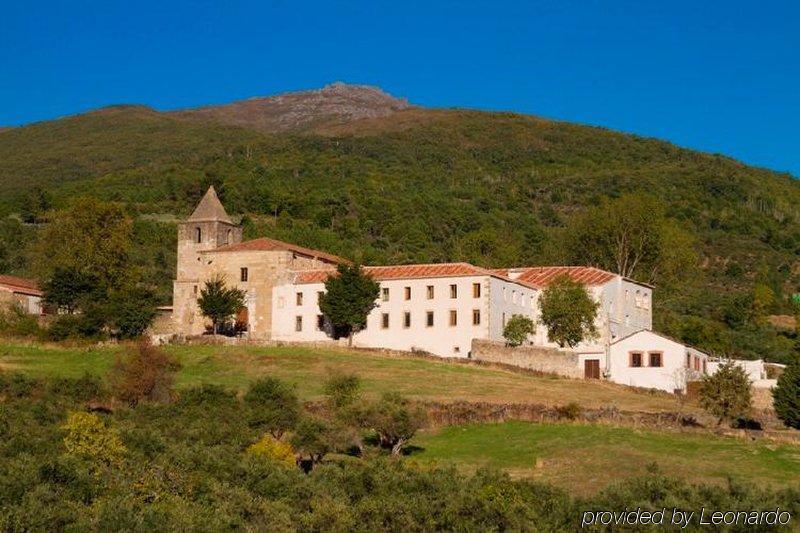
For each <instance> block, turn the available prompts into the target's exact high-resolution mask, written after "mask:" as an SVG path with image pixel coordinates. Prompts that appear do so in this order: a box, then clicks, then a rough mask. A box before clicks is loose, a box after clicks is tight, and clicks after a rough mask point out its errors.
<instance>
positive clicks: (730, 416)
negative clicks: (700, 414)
mask: <svg viewBox="0 0 800 533" xmlns="http://www.w3.org/2000/svg"><path fill="white" fill-rule="evenodd" d="M700 405H702V406H703V408H704V409H705V410H706V411H708V412H709V413H711V414H712V415H714V416H716V417H717V420H718V422H719V423H720V424H721V423H722V422H724V421H728V422H731V421H733V420H736V419H738V418H744V417H746V416H747V415H748V414H749V413H750V408H751V406H752V392H751V388H750V380H749V379H748V377H747V374H746V373H745V371H744V369H743V368H742V367H740V366H739V365H737V364H735V363H734V362H733V361H726V362H725V363H723V364H722V365H720V367H719V369H718V370H717V371H716V372H715V373H714V374H711V375H707V376H703V381H702V383H701V384H700Z"/></svg>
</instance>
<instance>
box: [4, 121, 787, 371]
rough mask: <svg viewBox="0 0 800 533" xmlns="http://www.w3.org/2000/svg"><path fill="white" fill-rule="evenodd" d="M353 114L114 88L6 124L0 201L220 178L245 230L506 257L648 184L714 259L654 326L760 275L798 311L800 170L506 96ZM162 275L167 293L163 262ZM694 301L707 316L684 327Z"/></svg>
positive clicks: (134, 206) (179, 194) (521, 259)
mask: <svg viewBox="0 0 800 533" xmlns="http://www.w3.org/2000/svg"><path fill="white" fill-rule="evenodd" d="M305 113H307V115H308V116H314V112H313V110H309V109H306V111H305ZM364 113H368V111H364ZM279 115H280V116H283V115H281V114H279ZM355 116H357V114H354V115H352V116H351V117H350V118H341V117H340V118H337V119H336V120H334V121H329V120H321V121H318V122H314V121H313V120H312V121H311V122H306V123H305V124H306V126H304V127H305V128H306V131H305V132H304V133H302V134H300V133H282V134H266V133H263V132H261V131H256V130H254V129H248V128H245V127H239V126H231V125H226V124H219V123H217V122H215V121H214V120H213V119H211V118H210V117H206V118H204V119H202V120H199V119H197V118H196V117H195V118H187V117H186V116H183V115H181V114H173V113H159V112H156V111H154V110H152V109H148V108H143V107H135V106H134V107H132V106H122V107H115V108H108V109H104V110H100V111H97V112H93V113H88V114H85V115H79V116H74V117H69V118H66V119H62V120H57V121H51V122H43V123H38V124H33V125H30V126H27V127H22V128H14V129H12V130H9V131H5V132H2V133H0V186H2V187H3V190H4V191H7V193H8V194H4V195H3V197H2V198H1V199H0V214H6V215H7V214H9V213H13V212H15V211H17V210H19V208H20V206H21V205H22V202H23V201H24V199H25V197H26V195H27V194H28V193H29V192H30V191H31V190H33V188H34V187H40V188H43V189H45V190H46V191H48V192H49V193H50V195H51V197H52V198H53V200H54V202H55V204H56V205H62V204H63V203H64V202H66V201H67V200H68V199H69V198H71V197H73V196H75V195H78V194H92V195H95V196H98V197H100V198H104V199H107V200H114V201H122V202H125V203H126V204H128V205H129V206H130V208H131V210H132V212H133V213H158V214H160V216H159V219H169V218H170V217H175V216H185V215H186V214H188V213H189V212H190V210H191V209H192V207H193V206H194V204H195V202H196V201H197V200H198V198H199V196H200V194H202V191H203V189H204V188H205V187H206V186H207V185H208V184H212V183H213V184H215V185H216V186H217V188H218V191H219V192H220V195H221V197H222V199H223V201H224V202H225V203H226V206H227V207H228V208H229V211H230V212H232V213H237V214H240V215H245V218H244V222H245V230H246V234H247V235H249V236H256V235H263V234H269V235H271V236H274V237H277V238H282V239H286V240H292V241H295V242H298V243H299V244H303V245H306V246H311V247H317V248H321V249H325V250H328V251H330V252H332V253H335V254H339V255H344V256H349V257H355V258H361V259H363V260H365V261H369V262H374V263H379V262H412V261H413V262H427V261H450V260H466V261H471V262H474V263H477V264H480V265H485V266H509V265H520V264H542V263H559V262H561V261H563V260H564V256H565V254H564V249H563V239H562V231H563V226H564V224H565V223H566V222H567V221H568V220H569V218H570V217H571V216H572V215H573V214H574V213H576V212H578V211H580V210H582V209H583V208H585V207H586V206H590V205H594V204H596V203H597V202H598V201H599V200H600V199H601V198H603V197H614V196H618V195H620V194H622V193H625V192H632V191H640V192H646V193H648V194H651V195H653V196H656V197H658V198H659V199H661V200H662V201H663V202H664V203H665V205H666V207H667V210H668V213H669V215H670V216H671V217H673V218H675V219H676V220H677V221H678V222H679V223H680V224H681V225H683V226H684V227H685V228H686V229H688V230H690V231H692V232H693V233H694V234H695V236H696V238H697V246H698V249H699V251H700V254H701V258H702V266H703V267H704V268H703V272H702V274H703V276H700V277H698V276H694V275H692V276H688V277H687V279H686V280H685V287H681V290H679V291H678V292H677V293H671V294H665V293H664V292H663V291H662V292H660V293H659V295H658V298H659V299H660V302H661V303H660V305H661V306H662V307H663V308H668V309H669V310H670V312H674V313H676V314H675V315H672V314H670V313H667V312H659V313H658V314H657V319H658V320H659V321H660V323H659V327H661V329H663V330H666V331H667V332H670V333H673V334H675V335H679V336H683V337H684V338H685V339H686V340H687V341H693V342H697V343H699V344H702V343H703V342H704V340H703V339H707V338H710V337H715V336H716V337H718V336H719V330H720V328H721V329H725V328H726V327H727V326H726V325H725V324H724V323H723V322H724V320H725V317H724V316H723V315H724V309H725V306H728V305H735V302H733V300H732V298H733V296H734V295H736V294H739V293H742V292H743V291H748V290H750V289H751V287H752V286H753V283H754V281H755V280H756V279H757V278H758V279H760V280H761V282H767V283H769V284H770V285H771V286H772V287H773V289H774V290H775V291H776V293H777V294H778V295H779V298H778V300H777V303H776V304H775V309H773V312H776V313H781V312H788V311H787V308H786V303H785V302H787V298H786V296H787V295H788V294H790V293H791V292H794V291H796V290H797V288H798V286H800V259H798V258H799V257H800V182H798V181H797V180H795V179H793V178H792V177H791V176H789V175H787V174H779V173H775V172H771V171H769V170H765V169H758V168H753V167H748V166H746V165H743V164H741V163H739V162H737V161H734V160H732V159H730V158H727V157H723V156H717V155H710V154H703V153H699V152H695V151H691V150H686V149H682V148H678V147H676V146H674V145H672V144H670V143H666V142H663V141H658V140H654V139H645V138H641V137H637V136H633V135H627V134H622V133H617V132H613V131H608V130H605V129H602V128H594V127H586V126H581V125H575V124H569V123H563V122H557V121H551V120H544V119H540V118H536V117H531V116H525V115H518V114H512V113H486V112H479V111H463V110H431V109H421V108H409V109H395V110H392V111H391V112H390V113H387V114H383V115H369V114H367V115H365V118H360V119H359V118H353V117H355ZM281 120H283V119H281ZM312 122H313V124H312ZM172 231H173V230H172V229H170V228H169V227H168V226H166V227H165V228H164V229H163V232H164V234H170V233H171V232H172ZM0 234H1V232H0ZM164 242H165V243H169V242H171V241H170V240H169V239H165V240H164ZM167 245H168V244H164V245H163V246H162V245H161V244H159V245H158V246H162V247H165V248H164V249H163V250H160V251H158V250H156V248H158V246H156V245H153V246H151V247H150V248H149V249H148V250H147V252H143V253H145V254H147V253H155V252H157V251H158V253H159V254H160V257H161V263H162V264H164V265H171V264H172V261H173V260H172V257H173V255H172V254H174V251H173V250H170V249H167V248H166V246H167ZM0 248H2V247H0ZM165 268H167V267H165ZM168 268H171V267H168ZM19 271H20V273H24V265H23V266H21V267H20V268H19ZM159 278H163V279H164V289H165V290H164V294H165V295H166V294H168V287H167V286H168V280H169V279H171V273H170V272H168V271H167V272H165V273H163V275H162V276H159ZM686 316H693V317H696V318H697V320H696V321H695V323H693V325H692V326H691V327H690V328H688V329H687V326H686V321H685V320H684V319H683V318H681V317H686ZM690 330H691V331H690ZM716 337H715V338H716ZM753 339H756V340H752V339H751V341H748V342H750V344H752V346H750V347H748V351H749V353H751V354H754V353H757V352H756V351H755V350H757V349H762V348H761V347H763V346H766V345H769V346H770V347H769V348H768V350H771V351H773V352H774V351H778V352H780V353H783V354H784V355H785V354H787V353H788V352H787V350H789V351H791V340H783V341H780V342H781V344H780V347H778V348H774V347H772V344H770V343H773V340H774V339H773V340H765V339H764V338H762V337H758V336H756V337H753ZM775 342H777V341H775Z"/></svg>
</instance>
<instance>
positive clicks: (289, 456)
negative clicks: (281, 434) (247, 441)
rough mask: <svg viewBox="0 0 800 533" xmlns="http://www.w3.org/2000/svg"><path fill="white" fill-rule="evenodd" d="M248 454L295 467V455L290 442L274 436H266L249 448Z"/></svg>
mask: <svg viewBox="0 0 800 533" xmlns="http://www.w3.org/2000/svg"><path fill="white" fill-rule="evenodd" d="M247 453H249V454H250V455H254V456H256V457H262V458H264V459H268V460H270V461H275V462H277V463H280V464H285V465H287V466H295V464H296V460H295V453H294V449H293V448H292V445H291V444H289V443H288V442H283V441H279V440H278V439H276V438H275V437H273V436H272V435H264V436H263V437H261V440H259V441H258V442H256V443H255V444H252V445H251V446H250V447H249V448H247Z"/></svg>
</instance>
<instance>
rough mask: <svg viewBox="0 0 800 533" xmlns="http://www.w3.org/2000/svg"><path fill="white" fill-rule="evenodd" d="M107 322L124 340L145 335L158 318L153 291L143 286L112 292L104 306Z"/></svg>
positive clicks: (127, 287)
mask: <svg viewBox="0 0 800 533" xmlns="http://www.w3.org/2000/svg"><path fill="white" fill-rule="evenodd" d="M104 307H105V316H106V322H107V323H108V325H109V326H110V327H111V328H113V329H114V330H115V332H116V335H117V336H118V337H120V338H122V339H135V338H137V337H139V336H141V335H143V334H144V332H145V331H146V330H147V328H149V327H150V324H152V323H153V320H154V319H155V317H156V300H155V295H154V294H153V291H152V290H151V289H150V288H149V287H145V286H142V285H131V286H123V287H120V288H118V289H116V290H113V291H111V293H110V294H109V296H108V301H107V302H106V304H105V305H104Z"/></svg>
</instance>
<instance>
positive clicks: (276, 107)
mask: <svg viewBox="0 0 800 533" xmlns="http://www.w3.org/2000/svg"><path fill="white" fill-rule="evenodd" d="M411 107H412V106H411V105H410V104H409V103H408V100H406V99H405V98H397V97H395V96H392V95H390V94H388V93H386V92H384V91H383V90H382V89H381V88H379V87H373V86H370V85H355V84H349V83H344V82H341V81H337V82H334V83H331V84H329V85H326V86H324V87H322V88H321V89H313V90H308V91H298V92H289V93H283V94H279V95H276V96H259V97H254V98H248V99H247V100H241V101H238V102H232V103H230V104H224V105H218V106H206V107H200V108H196V109H185V110H182V111H176V112H175V113H176V114H177V115H178V116H180V117H183V118H187V119H193V120H203V121H214V122H218V123H223V124H228V125H232V126H242V127H247V128H250V129H256V130H259V131H263V132H266V133H279V132H299V131H308V130H310V129H313V128H314V127H316V126H320V125H329V124H343V123H347V122H351V121H353V120H358V119H363V118H378V117H385V116H388V115H391V114H393V113H395V112H397V111H400V110H403V109H408V108H411Z"/></svg>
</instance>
